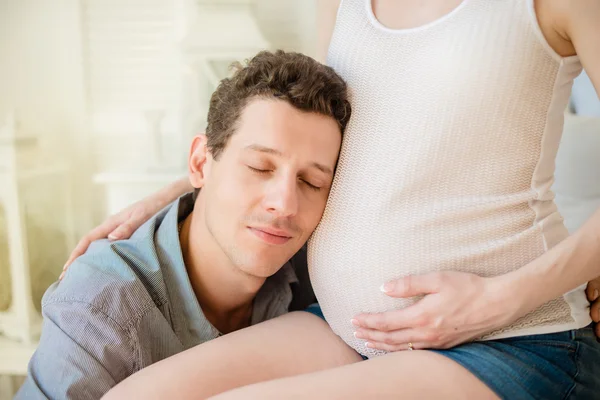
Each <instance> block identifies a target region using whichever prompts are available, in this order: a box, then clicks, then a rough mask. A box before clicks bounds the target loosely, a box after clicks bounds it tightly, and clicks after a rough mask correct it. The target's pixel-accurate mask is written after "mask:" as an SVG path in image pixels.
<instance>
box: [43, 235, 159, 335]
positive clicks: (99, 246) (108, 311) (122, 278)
mask: <svg viewBox="0 0 600 400" xmlns="http://www.w3.org/2000/svg"><path fill="white" fill-rule="evenodd" d="M144 242H145V240H143V239H142V240H139V239H138V240H132V239H130V240H124V241H117V242H109V241H108V240H99V241H96V242H93V243H92V244H91V245H90V247H89V249H88V250H87V252H86V253H85V254H84V255H82V256H81V257H79V258H77V259H76V260H75V261H74V262H73V263H72V264H71V266H70V267H69V269H68V271H67V273H66V274H65V276H64V277H63V279H62V280H61V281H59V282H55V283H54V284H53V285H52V286H50V288H48V290H47V291H46V293H45V294H44V297H43V299H42V307H43V308H45V307H47V306H49V305H50V304H52V303H63V304H64V303H73V304H78V305H82V306H85V307H93V308H95V309H96V310H98V311H100V312H102V313H103V314H105V315H106V316H108V317H109V318H111V319H113V320H114V321H116V322H117V323H119V324H123V325H125V324H127V323H129V322H130V321H131V320H132V319H133V318H137V317H141V316H142V315H143V314H144V313H146V312H147V311H148V310H150V309H152V308H156V307H157V306H160V305H162V304H163V303H164V302H166V294H165V293H164V290H163V288H162V283H163V279H162V273H161V269H160V265H159V262H158V259H157V258H156V256H155V254H156V253H155V251H153V249H151V248H150V246H149V245H148V244H147V243H144Z"/></svg>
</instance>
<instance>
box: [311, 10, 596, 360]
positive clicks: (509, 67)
mask: <svg viewBox="0 0 600 400" xmlns="http://www.w3.org/2000/svg"><path fill="white" fill-rule="evenodd" d="M328 63H329V64H330V65H331V66H332V67H333V68H335V70H336V71H337V72H338V73H339V74H340V75H341V76H342V77H343V78H344V79H346V81H347V82H348V85H349V87H350V90H351V95H352V105H353V117H352V120H351V121H350V124H349V126H348V128H347V131H346V133H345V137H344V143H343V145H342V151H341V154H340V161H339V164H338V168H337V171H336V177H335V180H334V184H333V187H332V190H331V194H330V197H329V202H328V206H327V208H326V210H325V213H324V216H323V219H322V221H321V223H320V225H319V227H318V228H317V230H316V231H315V233H314V235H313V237H312V239H311V242H310V246H309V268H310V272H311V280H312V282H313V286H314V288H315V292H316V294H317V297H318V299H319V302H320V304H321V306H322V308H323V311H324V314H325V316H326V318H327V320H328V322H329V323H330V325H331V326H332V328H333V329H334V331H335V332H336V333H337V334H339V335H340V336H341V337H342V338H343V339H344V340H345V341H346V342H347V343H349V344H351V345H352V346H354V347H355V348H356V349H357V350H360V352H362V353H365V350H366V349H365V348H364V347H363V346H362V343H361V342H360V341H357V340H356V339H354V337H353V335H352V332H353V328H352V326H351V325H350V323H349V321H350V319H351V318H352V317H353V316H354V315H356V314H358V313H360V312H377V311H384V310H389V309H393V308H398V307H404V306H406V305H408V304H410V301H409V300H402V299H391V298H389V297H387V296H385V295H384V294H382V293H381V292H380V291H379V290H378V288H379V286H380V285H381V284H382V283H383V282H385V281H388V280H391V279H394V278H399V277H402V276H406V275H410V274H422V273H427V272H431V271H440V270H456V271H464V272H471V273H475V274H478V275H481V276H496V275H500V274H504V273H507V272H510V271H513V270H515V269H517V268H519V267H521V266H523V265H525V264H527V263H528V262H530V261H532V260H534V259H535V258H537V257H539V256H540V255H541V254H543V253H544V252H545V251H547V250H548V249H549V248H551V247H553V246H554V245H556V244H557V243H559V242H560V241H561V240H563V239H564V238H565V237H566V236H567V235H568V233H567V231H566V229H565V227H564V225H563V221H562V217H561V215H560V213H559V212H558V210H557V208H556V205H555V203H554V200H553V198H554V196H553V193H552V192H551V190H550V188H551V185H552V183H553V174H554V158H555V156H556V151H557V149H558V144H559V141H560V135H561V129H562V115H563V110H564V108H565V106H566V104H567V102H568V97H569V92H570V88H571V84H572V79H573V78H574V77H575V76H576V75H577V74H579V72H580V71H581V65H580V64H579V60H578V58H577V57H576V56H573V57H567V58H562V57H560V56H559V55H558V54H556V53H555V52H554V50H552V48H551V47H550V46H549V45H548V43H547V42H546V41H545V39H544V36H543V34H542V33H541V31H540V29H539V26H538V24H537V22H536V18H535V12H534V10H533V5H532V2H531V1H523V0H464V1H463V3H461V4H460V5H459V6H457V7H456V8H455V9H453V10H452V11H450V12H449V13H448V14H446V15H445V16H443V17H441V18H439V19H437V20H435V21H433V22H431V23H427V24H425V25H423V26H420V27H417V28H412V29H404V30H392V29H388V28H386V27H384V26H383V25H381V24H380V23H379V21H378V20H377V19H376V18H375V16H374V15H373V11H372V8H371V4H370V2H369V1H367V0H345V1H343V2H342V4H341V6H340V9H339V12H338V19H337V22H336V27H335V30H334V34H333V37H332V41H331V45H330V50H329V56H328ZM586 306H587V302H586V301H585V296H584V294H583V290H582V289H581V288H580V289H579V290H577V291H574V292H572V293H570V294H568V295H566V296H564V297H561V298H559V299H556V300H554V301H552V302H550V303H548V304H546V305H544V306H543V307H541V308H540V309H538V310H536V311H535V312H534V313H532V314H529V315H528V316H526V317H524V318H522V319H520V320H519V321H517V322H516V323H515V324H514V325H513V326H510V327H508V328H506V329H504V330H502V331H499V332H494V333H492V334H491V335H490V336H489V338H498V337H505V336H515V335H521V334H533V333H544V332H552V331H554V332H555V331H561V330H566V329H574V328H578V327H581V326H585V325H586V324H588V323H589V316H588V315H587V310H586V309H585V307H586ZM370 354H371V355H372V354H375V353H370Z"/></svg>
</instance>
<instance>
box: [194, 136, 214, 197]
mask: <svg viewBox="0 0 600 400" xmlns="http://www.w3.org/2000/svg"><path fill="white" fill-rule="evenodd" d="M211 159H212V158H211V156H210V154H209V152H208V148H207V146H206V135H205V134H200V135H196V136H194V139H193V140H192V147H191V148H190V157H189V161H188V173H189V176H190V183H191V184H192V186H193V187H195V188H196V189H199V188H201V187H202V186H204V182H205V180H206V177H207V176H208V172H209V168H210V166H209V165H208V164H210V161H211Z"/></svg>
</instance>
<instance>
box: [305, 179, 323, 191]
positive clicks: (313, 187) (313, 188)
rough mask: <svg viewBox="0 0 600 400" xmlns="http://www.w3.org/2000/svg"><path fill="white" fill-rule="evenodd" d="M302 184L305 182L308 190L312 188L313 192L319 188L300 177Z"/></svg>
mask: <svg viewBox="0 0 600 400" xmlns="http://www.w3.org/2000/svg"><path fill="white" fill-rule="evenodd" d="M300 180H301V181H302V182H303V183H304V184H306V186H308V188H309V189H310V190H314V191H315V192H318V191H319V190H321V188H320V187H318V186H315V185H313V184H312V183H310V182H308V181H305V180H304V179H300Z"/></svg>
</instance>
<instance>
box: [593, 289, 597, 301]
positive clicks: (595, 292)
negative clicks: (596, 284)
mask: <svg viewBox="0 0 600 400" xmlns="http://www.w3.org/2000/svg"><path fill="white" fill-rule="evenodd" d="M597 298H598V289H594V295H593V296H592V301H596V299H597Z"/></svg>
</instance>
